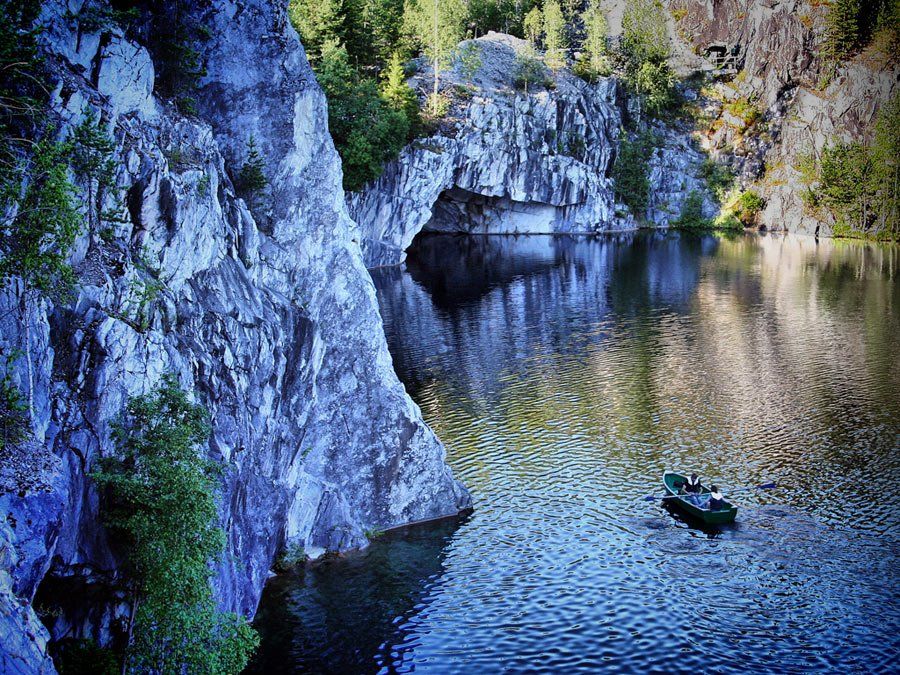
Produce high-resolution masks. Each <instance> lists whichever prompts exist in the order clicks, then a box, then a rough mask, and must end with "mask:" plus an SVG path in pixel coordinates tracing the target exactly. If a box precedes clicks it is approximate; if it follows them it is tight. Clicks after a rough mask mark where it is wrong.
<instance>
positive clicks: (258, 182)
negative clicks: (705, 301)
mask: <svg viewBox="0 0 900 675" xmlns="http://www.w3.org/2000/svg"><path fill="white" fill-rule="evenodd" d="M264 168H265V161H264V160H263V158H262V155H260V154H259V149H258V148H257V147H256V139H254V138H253V136H252V135H251V136H250V139H249V140H248V141H247V161H245V162H244V165H243V166H242V167H241V171H240V174H238V189H239V190H240V191H241V192H242V193H243V194H244V196H245V197H247V199H248V200H249V201H253V200H254V198H255V197H256V196H257V195H258V194H259V192H260V191H261V190H262V189H263V188H265V187H266V185H268V184H269V181H267V180H266V174H265V173H263V169H264Z"/></svg>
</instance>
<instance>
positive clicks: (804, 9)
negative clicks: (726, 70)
mask: <svg viewBox="0 0 900 675" xmlns="http://www.w3.org/2000/svg"><path fill="white" fill-rule="evenodd" d="M666 4H667V6H668V8H669V10H670V11H671V12H672V13H673V15H676V16H678V17H680V18H679V21H678V23H677V27H678V33H679V35H680V36H681V38H682V39H684V40H686V41H687V42H688V43H689V44H691V45H692V46H693V48H694V49H695V50H696V51H698V52H702V51H703V50H705V49H706V48H707V47H708V46H710V45H712V44H715V43H721V44H727V45H728V46H737V47H738V48H739V52H740V56H739V60H740V63H741V65H742V70H741V72H740V73H739V74H738V75H737V76H736V77H734V78H733V79H732V80H731V81H729V82H728V83H727V85H726V86H723V87H722V88H721V95H722V97H723V99H724V100H725V102H726V103H728V102H732V101H736V100H743V101H746V102H748V103H750V104H752V105H753V106H754V107H756V108H757V109H758V110H759V111H760V113H762V118H761V124H759V125H757V126H755V128H753V129H751V130H749V132H748V131H747V130H745V129H744V128H743V127H744V125H743V123H742V121H741V120H735V119H733V118H729V117H727V116H723V118H722V119H721V122H722V123H720V124H717V125H716V126H715V127H714V130H713V131H712V132H711V133H710V134H709V135H708V138H707V139H705V143H706V147H707V148H708V149H709V150H711V151H712V152H713V153H714V154H716V155H720V156H721V157H723V158H725V159H728V160H730V161H731V162H732V163H733V166H734V168H735V169H736V170H737V171H738V173H739V175H740V177H741V179H742V181H743V183H744V184H745V185H750V184H751V183H752V184H754V188H755V189H757V190H758V191H759V193H760V194H761V195H762V196H763V197H764V198H765V199H766V201H767V204H766V208H765V210H764V211H763V213H762V214H761V224H762V225H765V226H766V227H768V228H769V229H771V230H790V231H794V232H801V233H812V232H813V231H815V230H816V228H817V227H818V226H819V225H822V226H823V228H824V229H823V233H827V231H828V228H829V223H827V222H825V223H822V222H821V221H819V220H818V219H817V218H815V217H814V216H813V214H811V213H809V212H808V211H807V210H806V209H804V206H803V203H802V200H801V199H800V198H799V195H800V192H801V190H802V189H803V187H804V186H803V183H802V181H801V180H800V172H799V171H798V169H797V166H798V164H799V163H800V160H801V157H802V156H803V155H809V154H812V155H817V154H818V153H820V152H821V151H822V149H823V148H824V147H825V146H826V145H829V144H831V143H833V142H836V141H841V142H847V141H859V140H865V139H868V138H870V137H871V134H872V132H873V131H874V123H875V120H876V116H877V114H878V110H879V109H880V108H881V106H882V105H883V104H884V103H885V102H887V101H889V100H890V99H891V98H892V97H893V96H895V95H896V94H897V92H898V91H900V68H898V59H897V55H896V54H888V53H886V52H885V51H884V49H883V48H881V47H880V46H879V45H871V46H869V47H868V48H867V49H865V50H864V51H863V52H862V53H861V54H858V55H856V56H855V57H853V58H852V59H849V60H847V61H846V62H844V63H841V64H839V66H838V68H837V71H836V73H835V74H834V76H833V77H825V75H826V70H828V68H827V64H825V63H824V62H823V61H822V59H821V57H820V56H819V54H820V52H821V49H820V47H821V43H822V39H823V35H824V33H825V16H826V13H827V11H828V6H827V3H819V2H810V1H809V0H785V1H776V0H751V1H750V2H747V0H669V2H667V3H666Z"/></svg>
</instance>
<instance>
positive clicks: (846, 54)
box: [822, 0, 900, 78]
mask: <svg viewBox="0 0 900 675" xmlns="http://www.w3.org/2000/svg"><path fill="white" fill-rule="evenodd" d="M877 33H880V34H881V35H882V39H883V42H884V47H885V48H886V50H887V52H888V54H890V55H892V56H894V57H895V58H896V55H897V52H898V49H900V1H898V0H830V1H829V3H828V12H827V14H826V15H825V36H824V39H823V42H822V54H823V56H824V57H825V60H826V68H827V69H828V70H827V72H826V78H829V77H831V76H832V75H833V74H834V72H835V71H836V70H837V67H838V66H839V65H840V64H841V63H842V62H843V61H845V60H847V59H848V58H850V57H851V56H853V54H855V53H856V52H857V51H859V50H860V49H862V48H864V47H865V46H866V45H867V44H869V42H870V41H871V40H872V38H873V36H874V35H876V34H877Z"/></svg>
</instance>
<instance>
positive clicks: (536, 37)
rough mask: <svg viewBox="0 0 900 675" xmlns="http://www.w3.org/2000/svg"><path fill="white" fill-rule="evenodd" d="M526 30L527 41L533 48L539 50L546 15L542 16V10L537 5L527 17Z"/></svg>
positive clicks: (524, 24) (525, 21)
mask: <svg viewBox="0 0 900 675" xmlns="http://www.w3.org/2000/svg"><path fill="white" fill-rule="evenodd" d="M523 26H524V29H525V39H527V40H528V42H529V43H530V44H531V46H532V47H534V48H537V46H538V42H539V41H540V39H541V35H543V33H544V15H543V14H541V8H540V7H538V6H537V5H535V6H534V7H532V8H531V9H530V10H529V11H528V13H527V14H526V15H525V19H524V21H523Z"/></svg>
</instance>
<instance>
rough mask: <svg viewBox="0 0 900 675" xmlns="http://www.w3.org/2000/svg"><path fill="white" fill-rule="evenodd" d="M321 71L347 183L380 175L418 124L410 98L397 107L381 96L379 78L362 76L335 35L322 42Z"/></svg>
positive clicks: (357, 183) (330, 123)
mask: <svg viewBox="0 0 900 675" xmlns="http://www.w3.org/2000/svg"><path fill="white" fill-rule="evenodd" d="M317 76H318V78H319V83H320V84H321V85H322V88H323V89H324V90H325V93H326V95H327V96H328V126H329V128H330V130H331V136H332V138H333V139H334V143H335V145H336V146H337V149H338V152H339V153H340V155H341V158H342V160H343V165H344V187H345V188H346V189H347V190H356V189H358V188H360V187H362V185H363V184H364V183H366V182H367V181H370V180H374V179H375V178H377V177H378V176H380V175H381V171H382V170H383V166H384V163H385V162H386V161H388V160H389V159H392V158H393V157H396V156H397V154H398V153H399V152H400V149H401V148H402V147H403V145H404V144H405V143H406V141H407V139H408V137H409V135H410V131H411V129H412V127H413V123H412V122H411V121H410V118H409V116H408V115H409V112H408V111H409V107H408V103H407V107H406V108H404V106H403V105H402V101H401V105H400V107H399V109H397V108H395V107H394V102H395V101H396V99H395V100H394V101H391V100H390V99H389V98H387V97H382V94H381V92H380V91H379V90H378V85H377V84H376V83H375V81H374V80H372V79H369V78H360V77H359V76H358V75H357V73H356V71H355V70H354V69H353V67H352V66H351V65H350V62H349V57H348V55H347V50H346V49H345V48H344V47H342V46H341V45H339V44H337V43H335V42H333V41H330V42H327V43H326V44H325V45H323V47H322V57H321V59H320V61H319V63H318V64H317ZM406 96H407V99H408V95H406ZM408 101H410V99H408Z"/></svg>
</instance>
